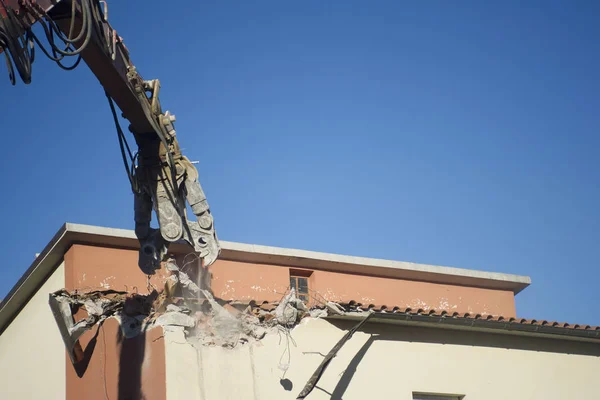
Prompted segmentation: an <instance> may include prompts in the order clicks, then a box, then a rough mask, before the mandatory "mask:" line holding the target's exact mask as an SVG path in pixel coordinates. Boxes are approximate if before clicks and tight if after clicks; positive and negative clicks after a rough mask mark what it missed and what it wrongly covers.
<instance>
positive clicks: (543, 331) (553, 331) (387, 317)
mask: <svg viewBox="0 0 600 400" xmlns="http://www.w3.org/2000/svg"><path fill="white" fill-rule="evenodd" d="M367 315H369V312H368V311H365V312H348V313H345V314H344V315H330V316H328V317H326V318H327V319H332V320H335V319H338V320H351V321H359V320H363V319H364V318H366V317H367ZM370 321H371V322H372V323H384V324H390V325H400V326H416V327H424V328H434V329H450V330H458V331H471V332H482V333H495V334H503V335H513V336H524V337H537V338H547V339H560V340H571V341H577V342H593V343H596V344H597V343H598V342H599V341H600V330H586V329H573V328H562V327H554V326H542V325H532V324H527V323H519V322H501V321H489V320H485V319H474V318H460V317H459V318H453V317H445V316H435V315H414V314H405V313H378V312H374V313H373V315H372V316H371V318H370Z"/></svg>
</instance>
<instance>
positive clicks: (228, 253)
mask: <svg viewBox="0 0 600 400" xmlns="http://www.w3.org/2000/svg"><path fill="white" fill-rule="evenodd" d="M221 247H222V248H223V253H222V255H221V258H223V259H229V260H236V259H241V258H242V257H244V255H245V256H250V258H252V259H253V261H256V262H261V261H262V262H265V263H277V261H279V263H282V264H283V263H285V264H286V265H287V264H292V265H295V266H299V267H301V266H304V267H306V268H311V266H312V267H313V268H314V266H315V263H318V264H319V266H323V267H329V268H325V269H329V270H334V271H335V270H339V271H340V272H341V271H343V272H353V273H361V272H362V273H364V274H369V275H370V274H371V273H369V272H376V274H377V275H381V276H384V277H396V278H405V279H414V280H425V281H432V282H437V283H448V284H456V285H465V286H481V287H487V288H493V289H504V290H512V291H513V292H514V293H515V294H517V293H519V292H520V291H522V290H523V289H525V288H526V287H527V286H529V285H530V284H531V278H529V277H528V276H521V275H513V274H503V273H498V272H486V271H478V270H471V269H464V268H454V267H443V266H437V265H427V264H418V263H412V262H406V261H393V260H384V259H377V258H367V257H356V256H346V255H339V254H332V253H320V252H315V251H308V250H297V249H288V248H282V247H272V246H261V245H252V244H244V243H235V242H225V241H221ZM361 267H362V268H364V267H370V271H360V269H361Z"/></svg>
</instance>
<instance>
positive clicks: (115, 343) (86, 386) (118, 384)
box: [66, 318, 167, 400]
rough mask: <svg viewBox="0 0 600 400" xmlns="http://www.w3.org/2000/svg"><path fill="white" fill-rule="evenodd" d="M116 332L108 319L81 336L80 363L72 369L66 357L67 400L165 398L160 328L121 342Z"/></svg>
mask: <svg viewBox="0 0 600 400" xmlns="http://www.w3.org/2000/svg"><path fill="white" fill-rule="evenodd" d="M120 331H121V328H120V327H119V323H118V322H117V320H116V319H114V318H110V319H108V320H106V322H105V323H104V324H103V325H102V326H100V327H96V328H94V329H92V330H91V331H88V332H86V333H85V334H84V335H83V337H82V338H81V339H80V341H81V345H82V347H83V348H84V349H85V354H86V357H85V358H84V361H82V362H81V363H80V364H78V365H77V367H76V368H74V367H73V365H72V364H71V361H70V360H69V359H68V356H67V373H66V378H67V379H66V380H67V382H66V386H67V390H66V393H67V395H66V399H67V400H81V399H123V400H127V399H129V400H139V399H144V400H164V399H165V398H166V396H167V394H166V393H167V388H166V364H165V343H164V339H163V330H162V328H155V329H152V330H151V331H148V332H146V333H145V334H142V335H139V336H137V337H135V338H131V339H123V338H122V337H121V335H120Z"/></svg>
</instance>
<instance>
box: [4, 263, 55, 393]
mask: <svg viewBox="0 0 600 400" xmlns="http://www.w3.org/2000/svg"><path fill="white" fill-rule="evenodd" d="M64 285H65V270H64V265H63V264H61V265H60V266H59V267H58V268H57V269H56V270H55V271H54V273H53V274H52V275H51V276H50V278H48V280H47V281H46V282H45V283H44V284H43V286H42V287H41V288H40V290H38V291H37V293H36V294H35V295H34V296H33V297H32V298H31V300H30V301H29V302H28V303H27V305H25V307H24V308H23V310H22V311H21V312H20V313H19V314H18V315H17V317H16V318H15V319H14V320H13V322H12V323H11V324H10V325H9V326H8V327H7V328H6V330H5V331H4V332H3V333H2V335H0V397H2V398H3V399H19V400H29V399H48V400H52V399H57V400H58V399H64V398H65V373H66V370H65V367H66V365H65V362H66V358H65V346H64V344H63V341H62V339H61V337H60V333H59V331H58V328H57V327H56V322H55V321H54V317H53V316H52V312H51V311H50V307H49V306H48V294H49V293H50V292H53V291H55V290H58V289H61V288H63V287H64Z"/></svg>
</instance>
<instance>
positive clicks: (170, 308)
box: [167, 304, 181, 312]
mask: <svg viewBox="0 0 600 400" xmlns="http://www.w3.org/2000/svg"><path fill="white" fill-rule="evenodd" d="M167 312H181V307H177V306H176V305H175V304H169V305H168V306H167Z"/></svg>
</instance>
